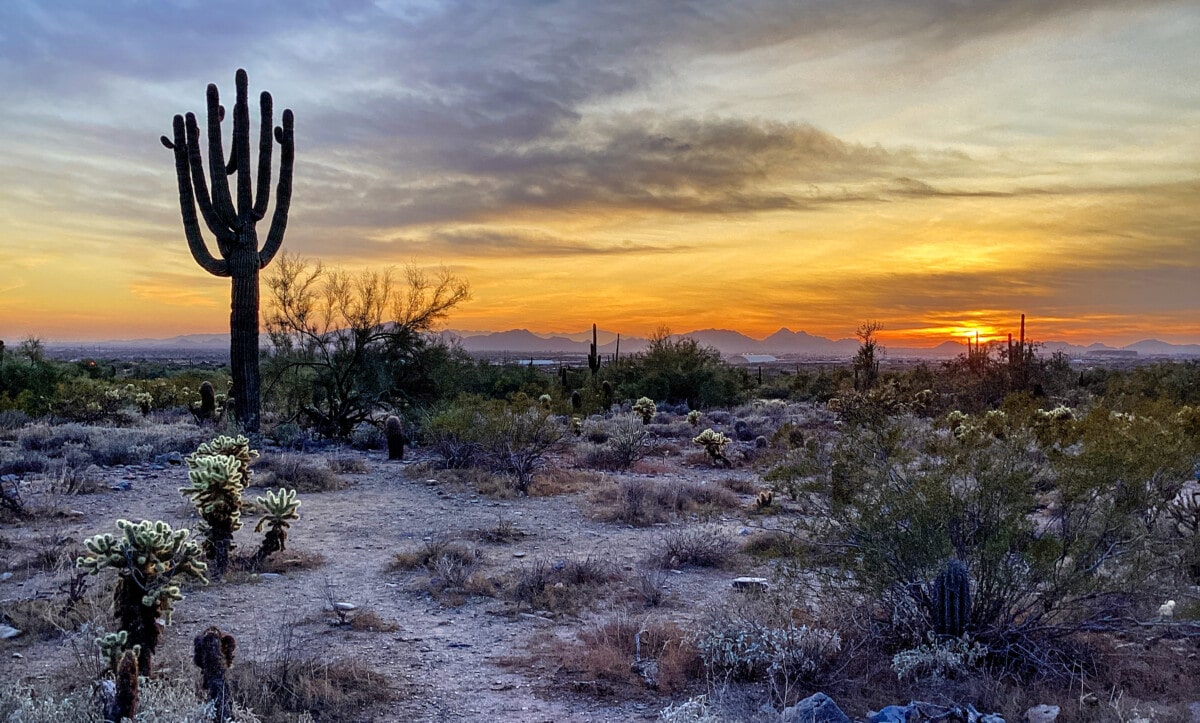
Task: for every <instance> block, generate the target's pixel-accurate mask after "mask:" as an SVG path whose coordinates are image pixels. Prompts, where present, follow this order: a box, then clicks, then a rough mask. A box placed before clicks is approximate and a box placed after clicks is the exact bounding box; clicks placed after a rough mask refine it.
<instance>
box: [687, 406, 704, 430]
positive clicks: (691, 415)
mask: <svg viewBox="0 0 1200 723" xmlns="http://www.w3.org/2000/svg"><path fill="white" fill-rule="evenodd" d="M701 416H703V415H702V414H701V413H700V410H699V409H693V410H692V411H690V412H688V413H687V421H688V424H690V425H692V426H693V427H699V426H700V417H701Z"/></svg>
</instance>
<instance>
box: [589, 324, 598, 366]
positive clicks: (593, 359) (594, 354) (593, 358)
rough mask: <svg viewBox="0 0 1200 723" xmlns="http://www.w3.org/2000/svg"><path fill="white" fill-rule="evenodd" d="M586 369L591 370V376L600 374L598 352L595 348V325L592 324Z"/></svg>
mask: <svg viewBox="0 0 1200 723" xmlns="http://www.w3.org/2000/svg"><path fill="white" fill-rule="evenodd" d="M588 369H591V370H592V376H596V375H597V374H599V373H600V352H599V347H597V346H596V325H595V324H592V345H591V347H590V348H589V351H588Z"/></svg>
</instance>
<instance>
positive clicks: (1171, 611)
mask: <svg viewBox="0 0 1200 723" xmlns="http://www.w3.org/2000/svg"><path fill="white" fill-rule="evenodd" d="M1158 616H1159V617H1160V618H1173V617H1175V601H1174V600H1168V601H1166V602H1165V603H1163V604H1162V605H1159V606H1158Z"/></svg>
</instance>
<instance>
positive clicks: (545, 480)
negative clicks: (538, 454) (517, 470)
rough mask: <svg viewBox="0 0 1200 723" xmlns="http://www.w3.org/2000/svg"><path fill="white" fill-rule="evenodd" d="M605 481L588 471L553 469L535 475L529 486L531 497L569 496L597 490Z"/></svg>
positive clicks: (595, 473)
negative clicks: (588, 490) (593, 489)
mask: <svg viewBox="0 0 1200 723" xmlns="http://www.w3.org/2000/svg"><path fill="white" fill-rule="evenodd" d="M603 479H604V477H603V476H602V475H601V474H600V473H598V472H594V471H592V470H588V469H565V468H562V467H551V468H549V469H546V470H544V471H542V472H539V473H538V474H536V475H534V477H533V482H532V483H531V484H530V485H529V496H530V497H553V496H554V495H568V494H572V493H575V492H580V491H582V490H586V489H592V488H595V487H596V486H597V485H598V484H600V482H601V481H602V480H603Z"/></svg>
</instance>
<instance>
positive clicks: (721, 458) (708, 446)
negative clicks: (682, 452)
mask: <svg viewBox="0 0 1200 723" xmlns="http://www.w3.org/2000/svg"><path fill="white" fill-rule="evenodd" d="M692 441H693V442H695V443H696V444H698V445H700V446H701V447H704V451H705V452H707V453H708V456H709V458H710V459H711V460H712V462H713V464H715V465H721V466H725V467H728V466H729V465H730V462H729V458H728V457H726V456H725V446H726V445H727V444H729V443H730V442H732V441H733V440H731V439H730V438H729V437H726V436H725V435H724V434H721V433H720V432H714V431H713V430H712V429H711V428H710V429H706V430H704V431H703V432H701V433H700V435H699V436H698V437H696V438H694V439H693V440H692Z"/></svg>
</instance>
